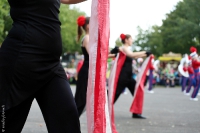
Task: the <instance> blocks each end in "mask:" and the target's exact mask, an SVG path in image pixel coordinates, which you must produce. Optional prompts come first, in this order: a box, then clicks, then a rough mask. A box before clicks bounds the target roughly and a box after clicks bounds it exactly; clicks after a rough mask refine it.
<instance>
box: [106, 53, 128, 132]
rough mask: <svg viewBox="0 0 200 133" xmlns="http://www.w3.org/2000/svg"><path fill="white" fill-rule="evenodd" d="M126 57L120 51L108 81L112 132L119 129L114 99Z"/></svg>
mask: <svg viewBox="0 0 200 133" xmlns="http://www.w3.org/2000/svg"><path fill="white" fill-rule="evenodd" d="M125 59H126V55H125V54H124V53H122V52H120V53H119V54H118V56H117V58H115V61H114V64H113V65H112V68H111V70H110V77H109V82H108V98H109V100H108V101H109V104H108V105H109V113H110V119H111V127H112V133H117V129H116V126H115V115H114V99H115V93H116V88H117V83H118V79H119V75H120V72H121V69H122V66H123V64H124V62H125Z"/></svg>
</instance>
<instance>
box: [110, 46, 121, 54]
mask: <svg viewBox="0 0 200 133" xmlns="http://www.w3.org/2000/svg"><path fill="white" fill-rule="evenodd" d="M110 53H111V54H117V53H119V47H117V46H116V47H115V48H114V49H112V50H111V51H110Z"/></svg>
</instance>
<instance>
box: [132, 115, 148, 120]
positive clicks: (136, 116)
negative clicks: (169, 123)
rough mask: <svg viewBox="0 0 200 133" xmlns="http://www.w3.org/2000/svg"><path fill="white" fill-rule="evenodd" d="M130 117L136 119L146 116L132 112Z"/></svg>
mask: <svg viewBox="0 0 200 133" xmlns="http://www.w3.org/2000/svg"><path fill="white" fill-rule="evenodd" d="M132 118H137V119H146V117H144V116H142V115H141V114H133V115H132Z"/></svg>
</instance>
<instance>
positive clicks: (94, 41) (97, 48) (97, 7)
mask: <svg viewBox="0 0 200 133" xmlns="http://www.w3.org/2000/svg"><path fill="white" fill-rule="evenodd" d="M109 8H110V1H109V0H93V1H92V9H91V11H92V12H91V18H90V35H89V36H90V40H89V57H90V61H89V62H90V64H89V77H88V88H87V105H86V110H87V125H88V133H111V126H110V119H109V112H108V100H107V90H106V82H105V81H106V70H107V58H108V46H109V37H110V36H109V34H110V27H109V26H110V25H109V24H110V18H109Z"/></svg>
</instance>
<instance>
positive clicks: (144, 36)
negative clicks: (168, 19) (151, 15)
mask: <svg viewBox="0 0 200 133" xmlns="http://www.w3.org/2000/svg"><path fill="white" fill-rule="evenodd" d="M137 30H138V35H137V36H136V40H135V41H134V43H133V44H134V46H139V47H141V50H145V51H151V52H152V53H154V55H156V56H159V55H162V53H163V46H162V37H161V34H160V32H161V31H160V27H158V26H152V27H151V28H149V29H148V30H146V31H144V30H142V29H141V28H140V27H137Z"/></svg>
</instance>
